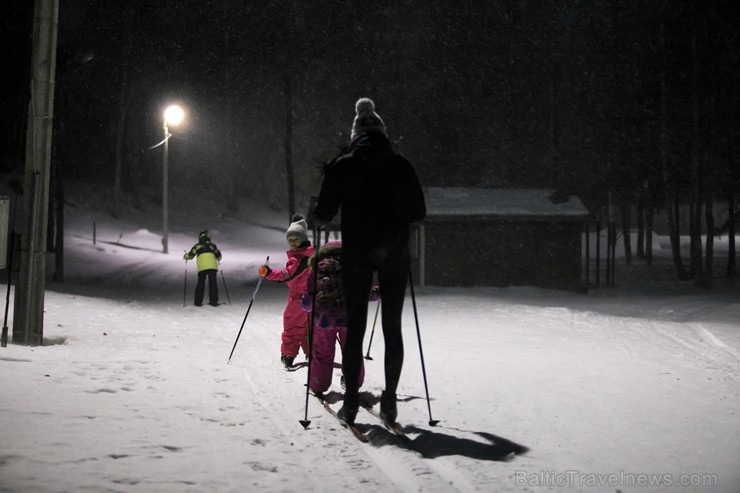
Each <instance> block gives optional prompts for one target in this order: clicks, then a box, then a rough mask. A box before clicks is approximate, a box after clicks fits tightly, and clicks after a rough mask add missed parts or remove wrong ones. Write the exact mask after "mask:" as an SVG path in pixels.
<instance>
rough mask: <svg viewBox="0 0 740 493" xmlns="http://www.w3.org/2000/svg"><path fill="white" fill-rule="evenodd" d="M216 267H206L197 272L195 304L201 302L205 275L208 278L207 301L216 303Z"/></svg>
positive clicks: (204, 286) (200, 303) (212, 303)
mask: <svg viewBox="0 0 740 493" xmlns="http://www.w3.org/2000/svg"><path fill="white" fill-rule="evenodd" d="M217 273H218V271H217V270H216V269H206V270H202V271H199V272H198V284H197V285H196V286H195V304H196V305H202V304H203V295H204V294H205V288H206V277H207V278H208V303H209V304H211V305H214V306H216V305H218V282H217V281H218V277H217V276H216V274H217Z"/></svg>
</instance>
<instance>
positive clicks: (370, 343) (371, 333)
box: [365, 299, 380, 360]
mask: <svg viewBox="0 0 740 493" xmlns="http://www.w3.org/2000/svg"><path fill="white" fill-rule="evenodd" d="M379 311H380V299H378V306H377V307H376V308H375V318H374V319H373V330H371V331H370V342H368V343H367V354H366V355H365V359H367V360H372V359H373V357H372V356H370V347H371V346H372V345H373V336H374V335H375V322H377V321H378V312H379Z"/></svg>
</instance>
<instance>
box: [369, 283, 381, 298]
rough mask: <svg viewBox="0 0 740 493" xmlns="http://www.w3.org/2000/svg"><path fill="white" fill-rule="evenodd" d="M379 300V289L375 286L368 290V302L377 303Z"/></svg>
mask: <svg viewBox="0 0 740 493" xmlns="http://www.w3.org/2000/svg"><path fill="white" fill-rule="evenodd" d="M379 299H380V287H379V286H377V285H375V286H373V288H372V289H371V290H370V301H378V300H379Z"/></svg>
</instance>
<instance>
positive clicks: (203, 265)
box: [182, 229, 221, 306]
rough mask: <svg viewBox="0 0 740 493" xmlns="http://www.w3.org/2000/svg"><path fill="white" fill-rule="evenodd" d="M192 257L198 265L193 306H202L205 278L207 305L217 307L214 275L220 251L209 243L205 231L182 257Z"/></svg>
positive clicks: (189, 258) (216, 270) (216, 279)
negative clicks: (195, 258)
mask: <svg viewBox="0 0 740 493" xmlns="http://www.w3.org/2000/svg"><path fill="white" fill-rule="evenodd" d="M194 257H197V260H196V264H197V265H198V284H196V286H195V300H194V305H195V306H202V305H203V295H204V294H205V287H206V278H208V304H209V305H211V306H218V282H217V281H218V277H217V276H216V274H217V273H218V263H219V261H220V260H221V251H220V250H219V249H218V247H217V246H216V244H215V243H213V242H212V241H211V238H210V236H209V235H208V230H206V229H204V230H203V231H201V232H200V234H199V235H198V243H196V244H195V245H194V246H193V248H191V249H190V251H189V252H186V253H185V255H183V256H182V258H184V259H185V260H192V259H193V258H194Z"/></svg>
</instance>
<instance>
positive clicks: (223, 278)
mask: <svg viewBox="0 0 740 493" xmlns="http://www.w3.org/2000/svg"><path fill="white" fill-rule="evenodd" d="M218 267H219V269H218V270H220V271H221V281H223V283H224V291H226V299H227V300H229V305H230V304H231V297H230V296H229V290H228V288H227V287H226V277H225V276H224V271H223V269H221V263H220V262H219V264H218Z"/></svg>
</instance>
